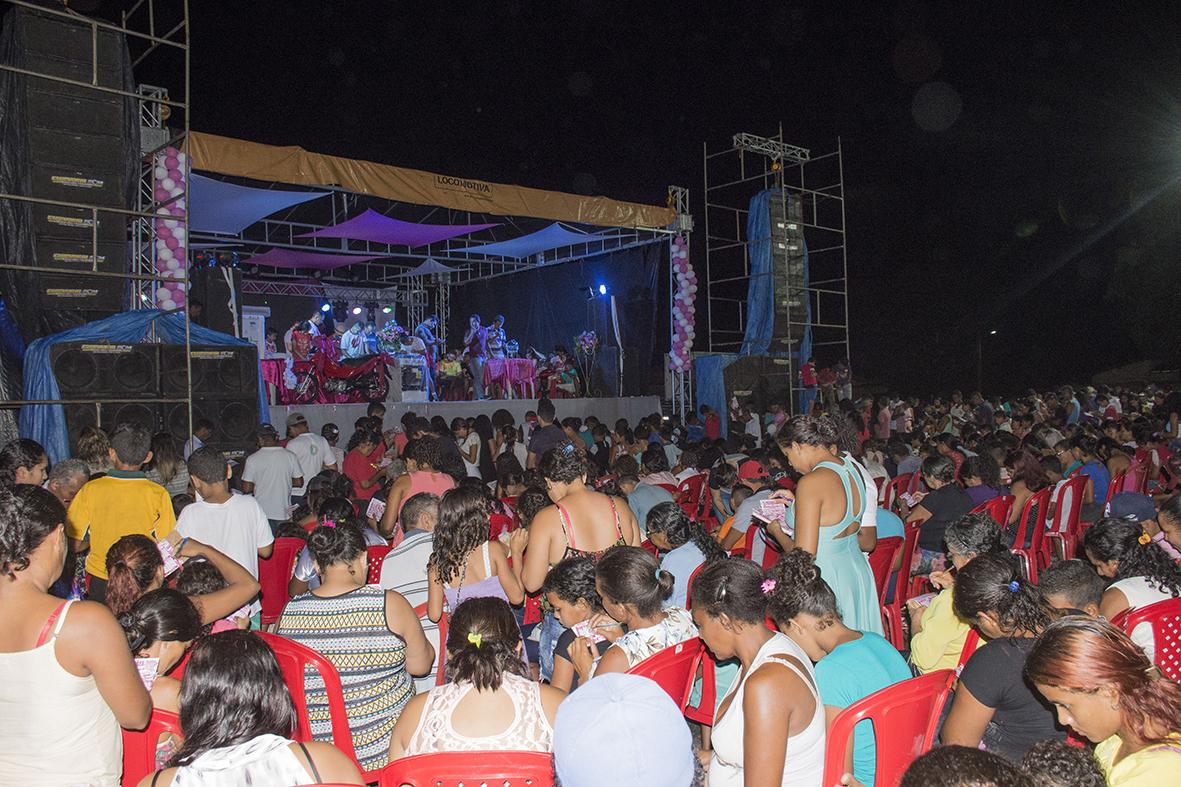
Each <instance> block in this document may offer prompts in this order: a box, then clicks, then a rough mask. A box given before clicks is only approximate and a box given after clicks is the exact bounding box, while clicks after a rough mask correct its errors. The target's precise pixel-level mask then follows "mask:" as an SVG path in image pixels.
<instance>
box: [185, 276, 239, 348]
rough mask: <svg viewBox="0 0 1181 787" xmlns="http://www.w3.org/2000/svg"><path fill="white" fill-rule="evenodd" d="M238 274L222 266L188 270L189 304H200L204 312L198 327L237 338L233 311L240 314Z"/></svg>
mask: <svg viewBox="0 0 1181 787" xmlns="http://www.w3.org/2000/svg"><path fill="white" fill-rule="evenodd" d="M241 293H242V271H240V270H238V269H237V268H230V267H228V266H225V265H216V266H212V267H201V268H194V267H190V268H189V302H190V303H191V302H192V301H201V303H203V304H205V311H204V312H203V316H202V317H201V324H202V325H204V326H205V327H206V328H212V329H213V330H215V331H221V332H222V333H228V334H229V335H230V336H237V335H238V333H237V332H236V331H235V330H234V327H235V326H234V310H233V309H232V308H231V307H230V304H231V302H232V303H235V304H238V306H237V309H238V311H239V312H241V309H242V307H241V303H242V298H241Z"/></svg>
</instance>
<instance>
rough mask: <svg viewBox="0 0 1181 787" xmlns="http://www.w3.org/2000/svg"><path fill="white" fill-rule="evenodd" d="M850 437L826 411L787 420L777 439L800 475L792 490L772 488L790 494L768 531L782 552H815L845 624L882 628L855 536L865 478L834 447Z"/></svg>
mask: <svg viewBox="0 0 1181 787" xmlns="http://www.w3.org/2000/svg"><path fill="white" fill-rule="evenodd" d="M850 437H851V436H850V435H849V434H848V430H847V428H845V427H844V426H843V424H842V422H840V421H837V420H836V419H835V418H833V417H831V416H828V415H819V416H815V415H797V416H793V417H791V418H789V419H788V420H787V422H786V423H785V424H784V425H783V429H781V430H780V431H779V433H778V434H777V435H776V439H777V441H778V442H779V447H780V448H781V449H783V452H784V453H785V454H786V455H787V459H788V461H789V462H791V466H792V467H793V468H794V469H795V471H796V472H797V473H799V474H800V475H801V476H803V477H802V478H801V479H800V481H799V483H798V484H797V485H796V491H795V494H794V496H793V495H792V493H790V492H777V493H775V494H776V496H777V497H782V498H792V503H791V505H789V506H788V507H787V511H786V512H785V519H786V527H779V526H778V523H775V525H772V526H768V528H767V531H768V532H769V533H770V534H771V535H772V536H773V537H774V538H775V540H776V541H778V542H779V545H780V546H781V547H782V548H783V551H784V552H785V553H787V552H791V551H792V550H793V549H796V548H797V547H798V548H800V549H803V550H804V551H806V552H808V553H810V554H811V555H814V556H815V560H816V566H817V567H818V568H819V569H820V571H821V572H822V573H823V574H824V578H825V580H826V581H827V582H828V585H829V587H831V588H832V592H833V593H834V594H836V599H837V604H838V606H839V607H840V609H841V612H842V614H843V615H844V619H845V623H846V624H847V625H848V626H849V628H851V629H853V630H854V631H867V632H872V633H874V634H881V633H882V612H881V606H880V603H879V601H878V591H877V585H876V584H875V583H874V579H873V571H872V570H870V567H869V561H868V560H866V558H865V554H864V553H863V552H862V551H861V549H862V545H861V544H860V543H859V541H860V539H859V538H858V534H859V532H860V531H861V522H860V519H861V512H862V510H863V509H865V508H866V506H865V501H864V496H865V489H866V487H865V481H864V479H863V477H862V476H861V473H860V472H859V471H858V469H857V468H856V467H855V466H854V465H853V462H852V460H850V459H847V458H842V457H840V456H838V455H837V451H838V449H843V448H848V447H849V446H848V445H847V442H848V439H849V438H850ZM853 439H856V438H853ZM875 540H876V534H872V535H871V536H870V539H869V540H868V541H867V545H866V548H867V549H871V548H872V547H873V543H874V541H875Z"/></svg>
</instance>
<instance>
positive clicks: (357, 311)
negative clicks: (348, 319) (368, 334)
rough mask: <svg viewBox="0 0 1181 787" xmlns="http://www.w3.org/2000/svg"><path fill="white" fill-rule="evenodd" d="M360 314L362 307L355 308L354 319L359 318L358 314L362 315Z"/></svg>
mask: <svg viewBox="0 0 1181 787" xmlns="http://www.w3.org/2000/svg"><path fill="white" fill-rule="evenodd" d="M360 313H361V307H360V306H354V307H353V316H354V317H356V316H357V315H358V314H360Z"/></svg>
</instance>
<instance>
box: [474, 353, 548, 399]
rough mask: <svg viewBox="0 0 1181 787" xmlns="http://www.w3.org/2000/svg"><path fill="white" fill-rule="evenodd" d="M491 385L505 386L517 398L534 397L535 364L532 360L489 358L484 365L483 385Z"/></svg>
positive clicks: (535, 382)
mask: <svg viewBox="0 0 1181 787" xmlns="http://www.w3.org/2000/svg"><path fill="white" fill-rule="evenodd" d="M492 383H499V384H501V385H506V384H507V386H506V387H508V388H511V389H512V390H513V391H514V392H516V393H517V395H519V396H525V395H527V396H534V395H535V392H534V391H535V387H536V384H537V363H536V362H535V361H534V360H533V359H532V358H489V359H488V360H487V362H486V363H485V364H484V385H491V384H492ZM526 389H527V390H528V393H527V394H526V393H525V391H526Z"/></svg>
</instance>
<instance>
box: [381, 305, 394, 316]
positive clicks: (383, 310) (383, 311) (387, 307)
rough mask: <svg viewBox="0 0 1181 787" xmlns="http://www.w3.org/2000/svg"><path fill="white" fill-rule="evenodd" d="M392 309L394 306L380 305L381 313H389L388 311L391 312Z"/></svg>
mask: <svg viewBox="0 0 1181 787" xmlns="http://www.w3.org/2000/svg"><path fill="white" fill-rule="evenodd" d="M393 310H394V308H393V307H392V306H382V307H381V313H382V314H389V313H390V312H392V311H393Z"/></svg>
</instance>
